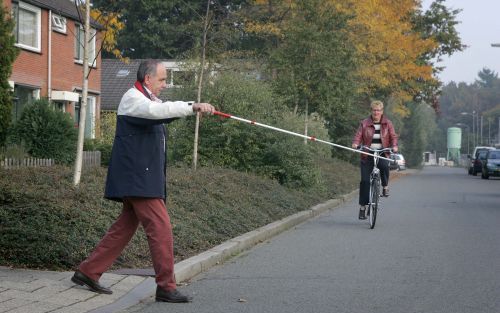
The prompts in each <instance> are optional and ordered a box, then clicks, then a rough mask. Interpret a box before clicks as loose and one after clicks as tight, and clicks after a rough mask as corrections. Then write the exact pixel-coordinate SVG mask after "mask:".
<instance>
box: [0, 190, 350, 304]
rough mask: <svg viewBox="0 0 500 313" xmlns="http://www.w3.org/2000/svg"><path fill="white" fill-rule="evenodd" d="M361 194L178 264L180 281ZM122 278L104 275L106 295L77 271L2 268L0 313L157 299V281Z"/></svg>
mask: <svg viewBox="0 0 500 313" xmlns="http://www.w3.org/2000/svg"><path fill="white" fill-rule="evenodd" d="M357 193H358V191H357V190H356V191H354V192H351V193H350V194H348V195H346V196H343V197H342V198H341V199H333V200H329V201H327V202H325V203H322V204H318V205H316V206H314V207H312V208H310V209H309V210H305V211H302V212H299V213H297V214H294V215H292V216H289V217H287V218H284V219H282V220H280V221H277V222H274V223H271V224H269V225H266V226H263V227H261V228H259V229H256V230H254V231H251V232H248V233H246V234H243V235H241V236H239V237H236V238H233V239H230V240H228V241H226V242H225V243H222V244H220V245H218V246H216V247H214V248H212V249H210V250H208V251H205V252H203V253H201V254H199V255H197V256H194V257H191V258H189V259H186V260H184V261H181V262H179V263H177V264H175V276H176V278H177V281H178V282H183V281H187V280H189V279H190V278H192V277H194V276H196V275H198V274H199V273H201V272H203V271H206V270H207V269H209V268H210V267H212V266H215V265H217V264H220V263H222V262H223V261H224V260H226V259H228V258H230V257H231V256H234V255H236V254H238V253H240V252H241V251H243V250H246V249H249V248H251V247H253V246H254V245H256V244H258V243H259V242H262V241H265V240H267V239H269V238H271V237H273V236H275V235H276V234H278V233H280V232H282V231H284V230H286V229H289V228H291V227H293V226H295V225H297V224H299V223H301V222H304V221H306V220H307V219H309V218H312V217H314V216H317V215H319V214H321V213H323V212H325V211H327V210H330V209H333V208H335V207H337V206H339V205H340V204H342V203H344V202H346V201H348V200H350V199H352V198H353V197H354V196H356V195H357ZM132 272H134V273H136V274H141V273H140V272H141V270H131V271H130V272H128V273H132ZM122 273H127V272H126V271H124V270H122V271H118V272H116V273H106V274H104V275H103V276H102V277H101V280H100V281H99V282H100V283H102V284H103V285H105V286H110V287H111V289H112V290H113V294H111V295H103V294H97V293H94V292H91V291H89V290H87V289H86V288H84V287H81V286H77V285H75V284H73V283H72V282H71V280H70V279H71V276H72V275H73V272H52V271H35V270H21V269H11V268H8V267H1V266H0V313H1V312H9V313H45V312H51V313H80V312H82V313H83V312H90V313H112V312H118V311H120V310H124V309H126V308H128V307H130V306H133V305H135V304H137V303H139V301H141V300H142V299H145V298H148V297H150V296H152V295H154V292H155V290H156V284H155V281H154V277H149V276H139V275H130V274H122ZM150 273H151V274H152V271H151V270H145V271H143V274H146V275H147V274H150Z"/></svg>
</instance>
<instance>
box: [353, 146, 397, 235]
mask: <svg viewBox="0 0 500 313" xmlns="http://www.w3.org/2000/svg"><path fill="white" fill-rule="evenodd" d="M359 150H368V151H370V152H373V169H372V172H371V173H370V193H369V198H368V199H369V200H368V210H367V215H368V222H369V224H370V229H373V228H374V227H375V222H376V221H377V211H378V208H379V206H378V201H379V198H380V187H381V186H382V180H381V178H380V169H379V168H378V167H377V164H378V160H379V158H380V155H381V154H382V153H384V152H392V148H383V149H372V148H370V147H366V146H360V148H359Z"/></svg>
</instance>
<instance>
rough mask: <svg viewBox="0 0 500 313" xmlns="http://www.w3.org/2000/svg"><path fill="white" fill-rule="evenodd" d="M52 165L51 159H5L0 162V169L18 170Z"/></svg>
mask: <svg viewBox="0 0 500 313" xmlns="http://www.w3.org/2000/svg"><path fill="white" fill-rule="evenodd" d="M52 165H54V160H52V159H35V158H24V159H10V158H5V159H4V160H2V161H0V167H3V168H20V167H41V166H52Z"/></svg>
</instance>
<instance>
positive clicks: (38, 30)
mask: <svg viewBox="0 0 500 313" xmlns="http://www.w3.org/2000/svg"><path fill="white" fill-rule="evenodd" d="M17 5H18V8H19V9H23V10H26V11H31V12H33V13H35V14H36V30H35V33H36V44H35V46H29V45H26V44H23V43H19V42H16V44H15V45H16V46H17V47H19V48H22V49H26V50H30V51H34V52H41V51H42V49H41V41H42V40H41V38H42V10H41V9H40V8H38V7H36V6H33V5H31V4H27V3H24V2H21V1H19V2H17ZM14 20H15V21H16V27H15V29H14V31H15V32H17V30H18V29H19V26H18V24H19V12H18V15H17V16H14ZM15 35H16V37H17V38H16V41H18V40H19V38H18V35H17V34H15Z"/></svg>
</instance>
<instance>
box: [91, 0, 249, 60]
mask: <svg viewBox="0 0 500 313" xmlns="http://www.w3.org/2000/svg"><path fill="white" fill-rule="evenodd" d="M241 2H244V1H234V0H233V1H230V0H221V1H216V2H214V3H213V5H212V8H211V11H212V13H213V14H214V17H213V20H214V21H216V23H214V27H217V28H219V27H225V26H227V24H226V23H224V20H225V17H227V16H228V15H229V14H230V12H231V11H232V10H233V9H234V8H236V7H238V6H239V4H240V3H241ZM94 7H95V8H96V9H99V10H101V11H105V12H116V13H117V14H119V16H120V19H121V21H122V22H123V23H124V24H125V25H126V27H125V28H124V29H123V30H121V31H120V36H119V37H118V40H117V48H118V49H119V50H120V51H121V53H122V55H123V56H124V57H130V58H140V59H145V58H153V59H173V58H179V57H180V56H181V55H183V54H184V53H186V52H189V51H191V50H192V49H193V48H194V47H196V46H197V45H199V44H200V41H201V37H202V31H203V28H202V27H200V20H202V19H203V18H202V17H203V16H204V15H205V12H206V1H203V0H172V1H163V0H150V1H142V2H140V5H138V4H137V1H134V0H122V1H117V0H112V1H104V0H96V1H94ZM232 27H234V25H233V26H232ZM212 33H218V31H213V32H212ZM106 56H109V54H106Z"/></svg>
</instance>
